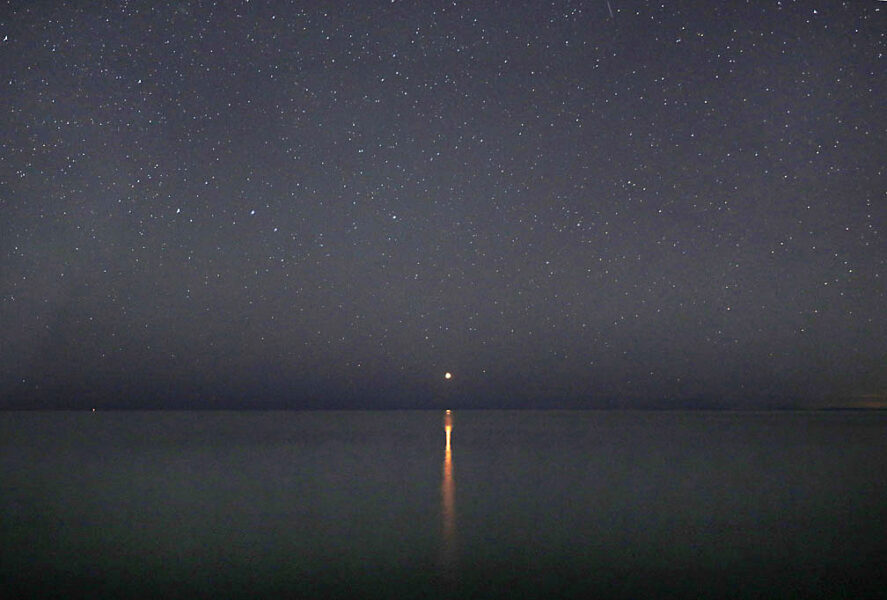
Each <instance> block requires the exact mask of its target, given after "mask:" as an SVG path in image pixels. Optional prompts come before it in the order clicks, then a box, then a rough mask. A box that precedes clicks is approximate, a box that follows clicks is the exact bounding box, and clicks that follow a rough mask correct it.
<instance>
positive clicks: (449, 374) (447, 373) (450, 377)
mask: <svg viewBox="0 0 887 600" xmlns="http://www.w3.org/2000/svg"><path fill="white" fill-rule="evenodd" d="M452 378H453V374H452V373H450V372H449V371H447V372H446V373H444V379H452Z"/></svg>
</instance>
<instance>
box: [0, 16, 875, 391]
mask: <svg viewBox="0 0 887 600" xmlns="http://www.w3.org/2000/svg"><path fill="white" fill-rule="evenodd" d="M885 32H887V3H882V2H877V1H874V0H872V1H868V0H859V1H854V2H835V1H826V2H790V1H787V0H784V1H782V2H777V1H753V2H723V3H721V2H668V1H666V2H642V1H635V2H628V1H624V0H609V2H607V0H600V1H597V0H596V1H586V2H582V1H566V0H564V1H551V2H541V1H537V0H534V1H529V2H526V1H524V2H522V1H509V2H498V1H494V0H485V1H483V2H460V1H455V2H454V1H447V2H441V1H437V0H421V1H416V2H410V1H400V0H398V1H385V2H363V1H361V2H314V1H306V2H257V1H253V2H240V1H233V0H232V1H230V2H229V1H225V2H209V1H201V0H195V1H187V0H182V1H179V2H168V3H160V2H149V1H147V0H146V1H122V2H118V1H116V0H115V1H113V2H112V1H98V2H68V3H60V2H52V1H20V2H18V1H11V2H5V3H4V4H3V6H2V7H0V85H2V93H0V128H2V132H3V134H2V138H0V407H6V408H36V407H76V408H87V407H92V406H98V407H151V408H166V407H179V408H188V407H194V408H215V407H237V408H252V407H257V408H258V407H292V408H324V407H331V408H332V407H367V408H375V407H393V406H397V407H415V408H421V407H440V406H454V407H530V406H532V407H541V408H545V407H556V406H571V407H589V408H592V407H600V406H621V407H635V406H636V407H642V406H653V405H655V406H675V407H692V406H709V407H747V406H770V405H783V404H785V403H789V404H792V405H796V404H800V405H805V406H806V405H809V406H816V405H820V404H822V403H834V402H863V401H868V402H879V401H881V400H884V399H885V398H887V368H885V365H887V311H885V309H884V307H885V306H887V288H885V278H887V270H885V263H887V247H885V237H884V236H885V231H884V228H885V225H887V197H885V189H887V186H885V184H887V181H885V172H884V156H885V152H884V150H885V147H887V144H885V123H887V111H885V110H884V108H883V107H884V98H885V97H887V93H885V92H887V89H885V85H884V82H885V78H884V52H885V49H887V43H885V41H887V40H885ZM447 371H449V372H452V373H453V377H452V378H451V379H445V378H444V373H445V372H447Z"/></svg>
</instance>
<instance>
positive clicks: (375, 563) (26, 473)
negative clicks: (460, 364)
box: [0, 411, 887, 598]
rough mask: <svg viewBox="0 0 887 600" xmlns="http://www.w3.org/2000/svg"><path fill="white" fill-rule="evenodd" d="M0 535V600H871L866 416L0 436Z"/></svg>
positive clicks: (879, 487) (7, 430) (881, 527)
mask: <svg viewBox="0 0 887 600" xmlns="http://www.w3.org/2000/svg"><path fill="white" fill-rule="evenodd" d="M448 425H449V428H450V430H451V431H450V434H449V445H447V439H448V436H447V433H446V429H447V426H448ZM0 519H2V520H0V542H2V544H0V597H3V598H10V597H16V596H17V595H18V596H20V597H33V596H34V595H35V594H38V595H41V596H46V597H59V598H70V597H77V596H82V595H87V596H90V597H97V598H106V597H132V598H153V597H180V598H193V597H207V598H209V597H212V598H230V597H237V598H241V597H242V598H250V597H304V598H327V597H341V598H367V597H370V598H372V597H380V598H410V597H415V598H495V597H509V598H517V597H520V598H523V597H539V598H557V597H561V598H571V597H576V598H611V597H612V598H642V597H657V598H663V597H675V598H680V597H709V598H757V597H762V598H764V597H767V598H781V597H785V598H788V597H796V598H842V597H843V598H863V597H876V596H879V595H882V596H883V594H884V592H883V590H884V589H885V588H884V586H885V585H887V582H885V577H884V573H885V570H887V541H885V532H887V414H884V413H876V412H870V413H867V412H818V413H813V412H811V413H802V412H761V413H753V412H618V411H612V412H607V411H603V412H594V411H588V412H583V411H459V412H455V411H454V413H453V414H452V415H450V416H449V417H448V416H447V415H445V414H444V413H443V412H440V411H392V412H241V413H238V412H97V413H86V412H83V413H74V412H31V413H23V412H18V413H0Z"/></svg>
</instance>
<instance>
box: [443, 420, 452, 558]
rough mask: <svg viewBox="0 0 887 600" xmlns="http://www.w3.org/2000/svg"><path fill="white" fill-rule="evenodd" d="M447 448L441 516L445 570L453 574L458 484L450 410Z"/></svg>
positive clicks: (446, 423) (447, 424)
mask: <svg viewBox="0 0 887 600" xmlns="http://www.w3.org/2000/svg"><path fill="white" fill-rule="evenodd" d="M444 432H445V433H446V446H445V447H444V462H443V480H442V482H441V516H442V518H443V557H442V558H443V568H444V570H445V573H447V574H452V571H453V569H454V568H455V559H456V505H455V495H456V484H455V482H454V480H453V446H452V441H451V440H452V432H453V415H452V413H451V412H450V411H449V410H448V411H447V412H446V416H445V418H444Z"/></svg>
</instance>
